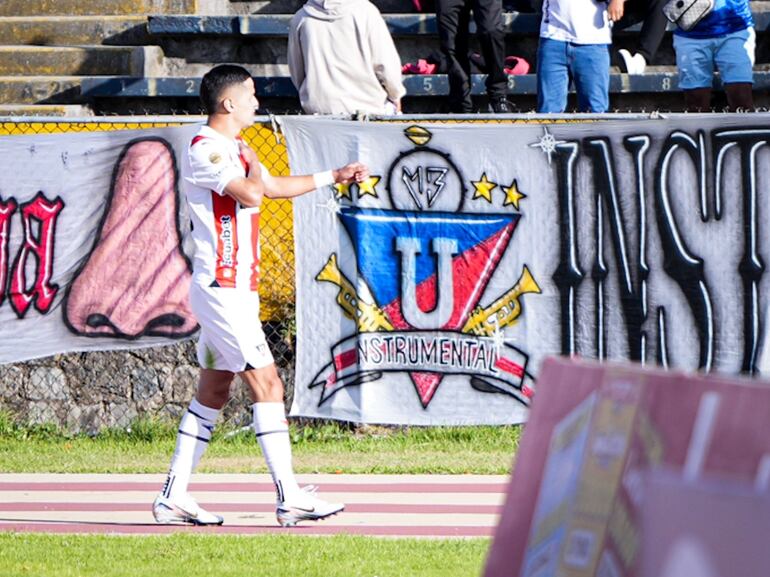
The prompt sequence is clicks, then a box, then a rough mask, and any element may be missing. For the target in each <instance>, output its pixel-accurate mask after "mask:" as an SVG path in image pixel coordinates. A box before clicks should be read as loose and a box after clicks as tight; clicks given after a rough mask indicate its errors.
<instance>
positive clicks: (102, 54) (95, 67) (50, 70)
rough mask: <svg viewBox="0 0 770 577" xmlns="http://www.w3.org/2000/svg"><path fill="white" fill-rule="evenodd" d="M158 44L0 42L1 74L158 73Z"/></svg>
mask: <svg viewBox="0 0 770 577" xmlns="http://www.w3.org/2000/svg"><path fill="white" fill-rule="evenodd" d="M162 58H163V54H162V52H161V51H160V48H158V47H156V46H77V47H74V46H67V47H62V46H0V76H22V75H27V76H78V75H84V76H100V75H115V74H125V75H130V76H155V75H157V74H158V72H159V71H160V70H161V68H160V66H161V62H162Z"/></svg>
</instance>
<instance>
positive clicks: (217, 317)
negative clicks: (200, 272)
mask: <svg viewBox="0 0 770 577" xmlns="http://www.w3.org/2000/svg"><path fill="white" fill-rule="evenodd" d="M190 306H191V307H192V311H193V313H194V314H195V318H196V319H197V320H198V324H200V326H201V332H200V335H199V336H198V363H199V364H200V366H201V367H202V368H204V369H215V370H219V371H230V372H233V373H240V372H241V371H245V370H248V369H261V368H262V367H266V366H268V365H271V364H273V362H274V361H273V355H272V353H271V352H270V349H269V348H268V346H267V340H266V339H265V333H264V331H263V330H262V322H261V321H260V320H259V293H258V292H256V291H243V290H238V289H232V288H219V287H206V286H201V285H200V284H198V283H195V282H193V283H192V284H191V286H190Z"/></svg>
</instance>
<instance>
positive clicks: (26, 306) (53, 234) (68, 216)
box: [0, 125, 197, 363]
mask: <svg viewBox="0 0 770 577" xmlns="http://www.w3.org/2000/svg"><path fill="white" fill-rule="evenodd" d="M195 130H197V126H195V125H189V126H184V127H181V128H160V129H148V130H141V131H136V130H134V131H122V132H93V133H78V134H74V133H68V134H57V135H33V136H13V137H5V138H1V139H0V363H5V362H12V361H20V360H25V359H30V358H35V357H42V356H46V355H51V354H55V353H63V352H68V351H83V350H105V349H118V348H120V349H124V348H136V347H146V346H153V345H158V344H168V343H170V342H173V340H178V339H182V338H185V337H187V336H189V335H192V334H193V333H194V332H195V331H196V330H197V323H196V321H195V319H194V318H193V316H192V313H191V311H190V307H189V304H188V289H189V283H190V278H191V277H190V262H189V260H188V257H187V256H186V254H185V247H184V246H183V245H184V241H183V239H184V236H185V235H183V233H182V231H181V230H180V223H184V224H185V226H186V223H187V222H188V219H187V217H186V216H185V214H186V209H185V207H184V201H183V200H182V201H181V202H180V198H179V192H178V169H177V167H178V165H179V160H180V157H179V155H180V152H181V151H182V150H184V147H186V146H187V143H188V142H189V141H190V139H191V138H192V134H193V133H194V131H195ZM188 228H189V227H188ZM188 248H191V247H188Z"/></svg>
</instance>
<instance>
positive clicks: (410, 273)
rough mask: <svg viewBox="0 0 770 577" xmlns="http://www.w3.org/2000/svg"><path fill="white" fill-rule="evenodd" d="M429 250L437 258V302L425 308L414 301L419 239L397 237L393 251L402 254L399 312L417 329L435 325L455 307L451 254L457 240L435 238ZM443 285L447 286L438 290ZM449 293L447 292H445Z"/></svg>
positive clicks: (439, 325) (445, 319) (444, 318)
mask: <svg viewBox="0 0 770 577" xmlns="http://www.w3.org/2000/svg"><path fill="white" fill-rule="evenodd" d="M431 248H432V252H433V253H434V254H435V255H436V260H437V276H438V278H437V281H436V293H437V294H436V306H435V307H434V309H433V310H432V311H430V312H425V311H424V310H422V309H421V308H420V305H419V303H418V302H417V255H418V254H420V252H421V251H420V240H419V239H417V238H409V237H398V238H397V239H396V251H397V252H399V253H400V254H401V312H402V314H403V317H404V320H405V321H406V322H407V323H409V324H410V325H411V326H412V327H414V328H416V329H420V330H430V329H438V328H440V327H443V326H444V325H445V324H447V323H448V322H449V319H450V318H451V317H452V311H454V306H455V303H454V290H453V287H454V274H453V271H452V257H453V256H454V255H456V254H457V252H458V251H457V241H456V240H455V239H451V238H434V239H433V240H432V241H431ZM439 287H446V288H448V289H449V290H443V291H442V290H439ZM447 293H448V296H447Z"/></svg>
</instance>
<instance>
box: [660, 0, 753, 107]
mask: <svg viewBox="0 0 770 577" xmlns="http://www.w3.org/2000/svg"><path fill="white" fill-rule="evenodd" d="M755 47H756V36H755V33H754V21H753V19H752V17H751V8H750V7H749V0H715V2H714V8H713V10H712V11H711V12H709V14H708V15H706V17H705V18H703V20H701V21H700V22H698V23H697V24H696V25H695V26H693V27H692V28H691V29H690V30H688V31H684V30H681V29H677V30H676V31H675V32H674V51H675V52H676V65H677V67H678V68H679V87H680V88H681V89H682V90H683V91H684V102H685V106H686V107H687V109H688V110H691V111H699V110H702V111H707V110H710V109H711V89H712V85H713V82H714V65H716V68H717V69H718V70H719V75H720V77H721V79H722V84H723V85H724V87H725V93H726V94H727V104H728V106H729V107H730V110H733V111H734V110H739V109H743V110H747V109H752V108H754V96H753V94H752V88H753V85H754V72H753V66H754V51H755Z"/></svg>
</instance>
